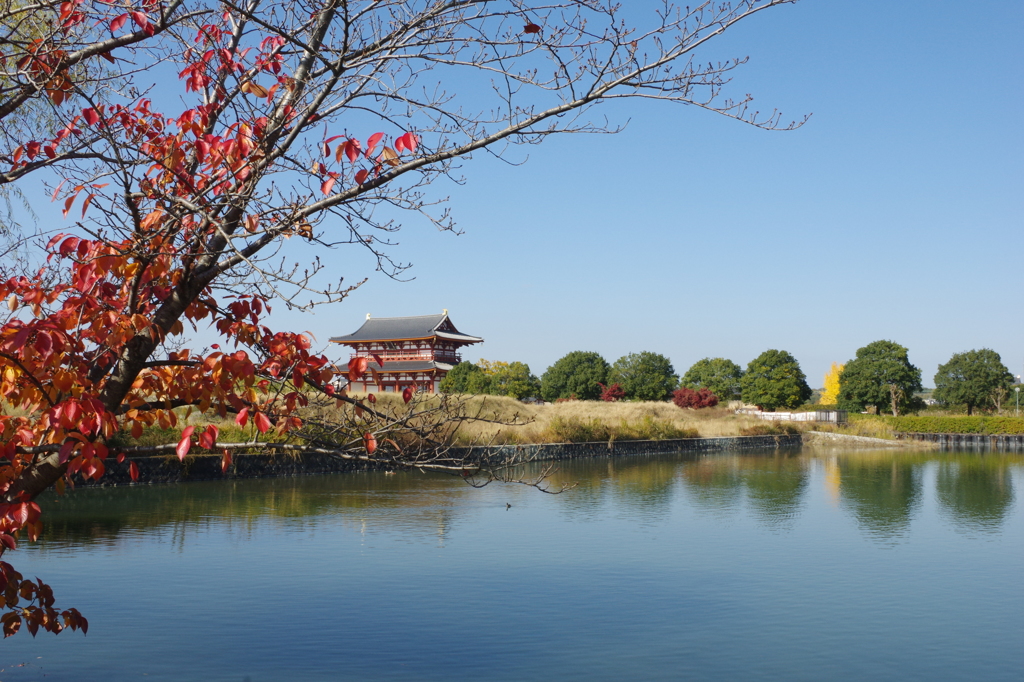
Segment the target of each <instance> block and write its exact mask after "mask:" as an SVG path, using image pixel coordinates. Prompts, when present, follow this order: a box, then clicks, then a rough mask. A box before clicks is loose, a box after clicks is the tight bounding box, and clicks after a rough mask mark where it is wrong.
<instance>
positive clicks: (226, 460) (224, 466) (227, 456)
mask: <svg viewBox="0 0 1024 682" xmlns="http://www.w3.org/2000/svg"><path fill="white" fill-rule="evenodd" d="M229 466H231V453H230V452H228V451H227V450H225V451H224V457H223V458H222V459H221V461H220V470H221V473H225V474H226V473H227V472H228V467H229Z"/></svg>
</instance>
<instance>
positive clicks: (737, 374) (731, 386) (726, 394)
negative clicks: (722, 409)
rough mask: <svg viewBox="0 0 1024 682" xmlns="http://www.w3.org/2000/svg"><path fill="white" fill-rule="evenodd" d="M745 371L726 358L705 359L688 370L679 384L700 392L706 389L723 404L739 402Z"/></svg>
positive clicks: (681, 386)
mask: <svg viewBox="0 0 1024 682" xmlns="http://www.w3.org/2000/svg"><path fill="white" fill-rule="evenodd" d="M742 378H743V369H742V368H741V367H740V366H739V365H737V364H736V363H735V362H733V361H732V360H727V359H726V358H704V359H703V360H698V361H697V362H695V363H693V365H691V366H690V369H688V370H686V374H684V375H683V378H682V379H681V380H680V382H679V387H680V388H691V389H693V390H695V391H696V390H700V389H702V388H706V389H708V390H709V391H711V392H712V393H714V394H715V395H716V396H718V399H719V400H721V401H723V402H726V403H727V402H729V401H730V400H739V399H740V398H741V397H742V389H741V386H740V379H742Z"/></svg>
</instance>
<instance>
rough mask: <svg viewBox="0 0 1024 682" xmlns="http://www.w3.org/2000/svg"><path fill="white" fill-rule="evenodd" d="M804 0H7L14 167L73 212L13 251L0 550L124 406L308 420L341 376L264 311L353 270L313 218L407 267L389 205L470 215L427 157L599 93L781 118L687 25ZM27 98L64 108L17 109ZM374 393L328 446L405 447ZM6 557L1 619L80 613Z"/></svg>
mask: <svg viewBox="0 0 1024 682" xmlns="http://www.w3.org/2000/svg"><path fill="white" fill-rule="evenodd" d="M791 1H792V0H740V1H738V2H735V3H728V2H725V3H717V4H711V3H704V4H700V5H698V6H697V7H695V8H692V9H691V8H686V9H682V10H681V11H678V12H676V11H675V10H672V11H666V10H665V9H664V8H663V9H662V10H660V11H658V12H652V13H651V14H650V15H649V17H650V20H649V21H648V23H647V24H646V25H644V26H631V25H630V24H629V23H627V22H626V21H625V19H626V18H625V16H623V13H624V10H621V9H620V7H619V5H616V4H607V3H602V2H597V1H593V0H571V1H570V0H566V1H564V2H558V1H556V2H552V3H525V2H507V3H495V2H489V1H485V0H355V1H344V0H326V1H324V2H306V1H305V0H300V1H299V2H295V1H294V0H288V1H287V2H286V1H284V0H246V1H245V2H241V3H236V2H226V1H224V2H220V1H218V0H210V1H205V2H198V1H197V0H169V1H168V2H166V3H158V2H155V0H140V2H138V3H136V2H134V0H116V1H114V2H102V3H101V2H91V1H89V0H85V1H84V2H57V1H50V0H43V1H42V2H31V3H28V2H17V1H13V2H12V1H7V2H3V3H0V19H2V21H0V31H2V36H3V38H4V39H3V40H0V164H2V165H0V185H9V184H10V183H15V182H17V183H19V184H18V185H17V186H18V187H19V188H21V189H22V190H25V189H26V188H28V187H33V186H35V185H29V184H25V183H26V181H29V180H31V181H37V179H39V178H46V179H49V178H57V179H58V181H59V184H58V185H57V187H55V188H53V190H52V196H53V197H54V199H55V200H57V201H59V202H60V204H61V205H62V206H63V209H64V212H65V215H66V216H69V217H71V218H72V219H73V220H74V221H75V223H74V224H69V225H68V226H67V228H66V230H65V233H64V234H55V235H53V236H52V238H51V239H50V240H49V242H48V243H46V245H45V247H43V248H41V249H39V250H38V251H37V252H35V253H34V254H32V255H31V257H28V258H24V259H20V260H18V261H16V262H15V261H10V260H8V261H5V262H4V263H3V264H2V266H0V267H2V272H0V298H2V299H4V300H6V301H7V305H8V308H7V310H8V313H7V316H6V318H5V319H3V320H2V325H0V365H2V368H0V395H2V396H3V399H4V401H5V404H6V405H8V406H10V407H11V408H13V410H12V411H11V412H9V413H6V414H3V415H0V434H2V443H0V446H2V447H3V451H4V455H5V456H6V461H7V462H8V463H9V464H8V465H7V466H5V467H3V468H2V469H0V493H2V495H3V501H2V503H0V552H3V551H7V550H8V549H9V548H10V547H12V546H14V545H15V544H16V540H15V536H16V535H17V534H18V533H19V532H22V531H27V534H28V535H29V536H30V537H34V536H36V535H37V534H38V532H39V524H40V516H39V508H38V506H37V504H36V503H35V502H34V501H33V500H34V499H35V498H36V497H37V496H38V495H39V494H40V493H42V492H43V491H44V490H46V489H47V488H49V487H50V486H52V485H54V484H56V483H58V482H60V481H67V480H70V479H71V477H86V478H93V479H98V478H99V477H101V476H102V474H103V471H104V468H105V466H106V465H105V464H104V463H105V462H107V461H108V459H107V458H108V456H111V457H113V456H114V455H118V454H123V453H118V452H114V451H112V450H111V447H110V444H111V439H112V437H113V436H114V434H115V433H117V432H118V431H121V430H124V431H127V432H130V433H135V432H138V431H140V430H142V429H144V428H147V427H150V426H154V425H163V426H173V425H175V424H176V423H177V419H178V415H177V413H176V412H174V409H175V408H178V407H183V408H184V407H188V408H193V409H194V410H196V411H197V413H198V415H199V422H200V423H198V424H191V425H189V426H187V427H185V428H184V430H183V432H182V435H181V440H180V441H179V442H170V443H164V444H160V445H154V446H151V447H150V449H149V450H145V449H140V450H136V451H132V452H130V453H129V454H144V453H145V452H177V453H178V454H179V456H181V457H184V456H185V454H187V453H188V452H189V449H190V448H191V447H192V446H193V444H201V445H204V446H207V447H213V446H216V448H217V449H224V450H227V449H229V448H231V447H238V448H242V447H245V448H246V449H248V450H252V449H258V448H265V449H272V448H278V449H280V448H282V447H284V446H281V445H275V444H272V443H268V442H267V441H266V439H265V436H266V434H267V433H269V432H271V431H272V430H273V431H274V432H275V433H277V434H279V436H280V437H286V436H287V435H288V434H292V436H295V435H296V434H298V435H300V436H301V435H302V434H303V433H307V432H304V428H305V423H304V421H303V419H302V417H301V416H300V415H299V414H298V413H297V410H298V409H300V408H301V407H302V406H303V405H304V404H306V403H307V402H308V401H309V400H310V399H311V396H312V397H315V396H321V397H322V396H327V397H330V396H331V392H332V389H331V383H330V380H331V374H332V373H331V369H330V364H329V363H328V361H327V359H326V358H324V357H323V356H321V355H318V354H316V353H315V352H313V351H312V349H311V341H310V339H309V338H307V337H305V336H303V335H301V334H295V333H291V332H281V331H274V330H272V329H270V328H268V326H267V324H266V315H267V311H268V310H269V304H270V303H272V302H274V303H277V304H285V305H289V306H293V307H299V308H303V309H304V308H308V307H310V306H312V305H314V304H319V303H329V302H336V301H339V300H341V299H342V298H344V296H345V295H346V293H347V292H348V291H349V287H347V286H343V283H342V282H341V281H326V278H327V276H328V274H329V273H327V272H326V271H325V270H324V268H323V267H322V264H321V262H320V261H319V260H317V259H315V258H313V259H312V261H311V262H308V263H305V264H303V265H298V266H296V267H294V268H291V267H282V265H281V263H282V259H280V258H279V256H281V255H287V256H289V257H290V256H294V255H296V253H297V251H299V250H298V249H296V243H308V244H309V245H312V246H313V247H314V249H315V251H316V252H321V251H323V250H325V249H328V248H333V247H337V246H340V245H344V244H352V245H357V246H359V247H361V248H363V249H365V250H366V251H367V252H368V253H369V255H370V257H371V258H373V259H376V261H377V263H378V264H379V265H380V267H381V269H382V270H384V271H385V272H388V273H390V274H395V273H397V272H400V271H401V270H402V268H403V267H405V266H404V265H403V264H399V263H395V262H393V261H392V260H391V259H390V258H389V256H388V253H387V246H388V244H390V243H391V242H390V241H389V240H390V237H391V236H392V235H393V233H394V232H395V231H396V230H397V229H398V227H399V225H398V224H397V223H396V222H395V221H394V216H395V213H394V211H393V210H392V209H394V208H398V209H404V210H407V211H408V212H409V214H410V215H417V216H427V217H428V219H429V220H432V221H433V222H434V224H436V225H437V226H439V227H440V228H442V229H453V223H452V222H451V220H450V218H449V217H448V214H447V213H446V212H444V211H440V212H433V208H432V207H433V205H434V203H435V202H434V199H433V198H432V197H431V196H428V195H427V193H426V192H427V187H428V186H429V184H430V183H431V182H432V181H433V180H434V179H436V178H438V177H441V176H445V175H448V174H450V173H452V172H454V171H455V170H456V169H457V164H458V163H459V162H460V161H461V160H464V159H468V158H470V156H471V155H472V154H473V153H474V152H477V151H480V150H484V149H487V150H489V151H490V152H491V153H495V154H502V153H507V150H508V149H509V148H510V147H511V146H512V145H515V144H534V143H538V142H541V141H543V140H545V139H546V138H547V137H548V136H550V135H553V134H558V133H582V132H601V131H608V130H615V127H614V126H612V127H611V128H610V129H609V128H606V127H605V126H604V125H603V124H601V123H595V122H592V121H591V120H590V119H589V118H588V116H587V113H586V112H587V111H588V110H589V109H590V108H591V107H593V106H595V105H597V104H599V103H600V102H601V101H602V100H606V99H613V98H614V99H625V98H637V99H643V98H647V99H657V100H664V101H672V102H677V103H681V104H687V105H693V106H696V107H700V108H702V109H706V110H710V111H713V112H717V113H719V114H721V115H724V116H727V117H730V118H734V119H738V120H741V121H744V122H746V123H749V124H751V125H755V126H758V127H761V128H778V127H780V126H779V122H780V120H779V117H778V115H777V114H776V113H774V112H773V113H772V114H769V115H768V116H767V117H763V116H760V115H759V114H758V113H757V112H756V111H753V110H752V109H751V108H749V106H748V105H749V98H742V99H739V100H729V99H724V98H722V89H723V88H724V87H725V86H726V83H727V81H728V79H729V78H730V76H731V74H732V72H733V70H734V69H735V68H736V67H737V66H739V65H740V64H741V63H742V61H743V60H732V61H716V60H710V61H709V60H707V59H704V58H703V55H701V58H700V59H698V58H696V52H695V51H696V50H697V49H698V48H701V47H704V46H707V45H708V41H709V40H711V39H713V38H714V37H715V36H717V35H720V34H721V33H722V32H723V31H726V30H728V29H730V28H731V27H732V26H734V25H735V24H736V23H737V22H740V21H743V20H745V19H747V18H749V17H752V16H754V15H756V14H758V13H759V12H761V11H763V10H766V9H768V8H771V7H774V6H777V5H781V4H786V3H788V2H791ZM636 12H637V10H636V9H635V8H632V7H630V8H629V14H630V16H631V17H632V16H633V15H634V14H636ZM171 73H174V74H179V81H178V83H177V84H175V83H173V82H172V81H169V79H168V74H171ZM474 82H490V83H503V84H504V85H503V86H502V87H494V88H487V87H483V88H473V87H468V86H467V85H466V84H467V83H474ZM453 83H454V84H457V86H453V85H452V84H453ZM175 86H177V87H175ZM146 93H159V96H158V98H157V96H155V95H154V96H153V97H152V98H151V96H149V95H148V94H146ZM36 108H38V109H41V110H42V111H43V112H45V115H46V116H47V117H52V121H53V125H52V126H43V127H35V126H26V125H19V124H21V123H24V122H25V121H31V120H33V119H32V118H29V117H28V116H26V112H32V116H36V115H37V109H36ZM476 112H482V113H476ZM39 115H42V114H39ZM47 120H51V119H50V118H48V119H47ZM795 125H797V124H791V125H790V126H781V127H795ZM40 171H45V172H44V173H40ZM199 324H203V325H206V324H210V325H211V326H212V328H213V329H214V330H215V331H216V332H217V333H218V334H220V335H221V336H222V337H223V340H222V343H223V345H224V346H225V347H231V348H232V349H233V350H231V351H230V352H227V351H225V350H223V349H221V348H217V347H215V348H211V349H205V350H200V349H196V348H192V347H191V345H192V344H190V343H189V342H188V341H187V336H186V330H187V329H188V328H190V327H194V326H197V325H199ZM602 362H603V361H602ZM365 369H366V368H364V367H361V366H360V365H359V363H356V364H355V366H352V365H350V374H351V375H354V376H359V375H361V373H362V372H363V371H364V370H365ZM371 371H372V370H371ZM350 378H351V377H350ZM603 378H604V377H603V376H600V377H597V378H596V379H595V380H594V381H591V382H590V384H589V385H588V386H587V387H586V389H587V392H588V394H589V390H591V389H593V388H595V387H596V380H600V379H603ZM581 390H583V389H582V387H581ZM341 399H342V400H343V401H350V402H351V401H352V399H351V398H348V397H345V396H342V397H341ZM360 407H361V409H362V412H361V414H363V415H364V416H366V415H369V416H370V417H372V418H373V419H374V420H377V421H373V422H372V424H368V425H367V426H366V427H365V432H363V429H358V430H357V431H356V432H354V435H353V434H350V435H352V437H348V436H346V437H344V438H341V437H340V436H339V437H338V439H336V442H334V444H333V445H331V446H330V447H331V448H332V450H331V451H332V452H335V453H337V454H338V456H345V457H361V458H366V457H376V458H380V457H385V456H387V457H391V458H392V459H393V460H394V462H395V463H396V464H397V465H401V463H402V462H403V461H404V462H405V464H406V465H411V464H412V462H410V461H408V460H403V459H402V456H400V455H399V454H398V453H397V452H396V451H395V450H394V449H392V448H391V446H390V445H389V444H388V440H387V439H385V438H383V437H380V438H378V436H383V435H384V434H382V433H379V432H378V429H380V428H383V425H384V424H391V425H397V424H404V423H408V419H407V418H405V417H401V416H394V415H392V416H391V417H388V416H386V415H383V413H381V412H379V411H377V412H375V411H374V410H372V409H371V408H368V407H367V406H365V405H361V406H360ZM214 414H215V415H218V416H219V417H224V416H226V415H228V414H232V415H235V416H236V419H237V421H238V423H239V424H241V425H244V426H247V427H252V428H253V434H254V439H253V440H254V442H253V443H235V444H231V443H222V442H220V441H219V440H218V436H217V431H216V428H215V427H214V426H213V425H209V424H204V423H203V421H204V419H203V415H214ZM204 426H205V428H204ZM331 428H334V427H331ZM339 428H340V427H339ZM353 428H355V427H353ZM325 429H326V427H324V428H320V429H318V430H317V431H316V433H320V434H322V433H324V432H325ZM328 430H329V429H328ZM331 432H332V433H335V434H336V435H337V434H341V433H349V431H341V430H335V431H331ZM378 443H380V444H381V445H380V448H379V449H378V447H377V444H378ZM288 447H289V448H290V451H294V452H303V451H305V450H306V449H312V448H314V447H315V448H319V449H324V447H325V446H324V444H323V443H321V442H319V441H317V442H316V443H315V444H310V443H309V442H308V441H306V442H292V443H290V444H289V445H288ZM415 465H416V466H422V462H419V461H417V462H416V463H415ZM438 466H439V467H441V468H444V467H443V466H442V465H438ZM448 469H449V470H453V471H466V469H465V468H464V467H461V466H460V465H459V464H458V463H455V464H451V465H450V466H448ZM0 574H2V580H0V582H3V583H5V584H6V588H7V592H6V594H7V595H8V596H7V597H6V601H5V602H4V604H5V606H4V607H3V608H5V609H6V610H7V611H8V612H7V613H6V614H5V615H4V617H3V619H2V622H3V628H4V633H5V634H7V635H9V634H12V633H13V632H15V631H17V629H18V628H19V627H20V624H21V623H22V622H26V623H27V624H28V625H27V627H28V628H29V629H30V630H31V631H32V632H35V631H36V629H38V628H39V627H42V628H44V629H48V630H52V631H58V630H60V629H61V628H63V627H64V625H63V624H71V625H75V624H77V623H78V621H75V620H74V619H73V618H72V619H71V620H65V619H62V618H60V617H58V616H59V614H57V612H55V611H54V610H53V607H52V603H53V602H52V600H51V599H50V598H49V597H48V596H47V595H48V592H47V591H46V590H43V589H42V588H41V587H40V588H39V589H38V590H36V588H33V587H31V584H30V583H27V582H21V581H20V577H17V578H16V577H15V576H16V572H15V571H14V569H13V568H11V567H10V565H9V564H7V563H6V562H0ZM26 585H27V586H26ZM22 589H23V590H24V592H23V593H22V597H21V599H22V601H21V602H20V606H17V602H16V598H15V595H17V594H19V590H22ZM71 615H72V616H73V615H74V614H71ZM65 616H67V614H65Z"/></svg>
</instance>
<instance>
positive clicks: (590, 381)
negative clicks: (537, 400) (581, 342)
mask: <svg viewBox="0 0 1024 682" xmlns="http://www.w3.org/2000/svg"><path fill="white" fill-rule="evenodd" d="M609 369H611V368H610V367H609V366H608V362H607V361H606V360H605V359H604V358H603V357H601V354H600V353H595V352H592V351H580V350H578V351H573V352H571V353H569V354H567V355H565V356H564V357H562V358H559V359H558V360H557V361H555V364H553V365H551V366H550V367H548V369H547V371H546V372H544V374H543V376H541V378H540V395H541V397H542V398H543V399H544V400H547V401H548V402H553V401H555V400H558V399H560V398H574V399H576V400H597V399H598V398H600V397H601V384H607V383H608V371H609Z"/></svg>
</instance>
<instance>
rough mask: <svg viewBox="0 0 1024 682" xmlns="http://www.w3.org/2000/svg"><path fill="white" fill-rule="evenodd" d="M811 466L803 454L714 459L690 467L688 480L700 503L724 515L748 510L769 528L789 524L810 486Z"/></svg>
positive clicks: (686, 474) (684, 473) (692, 495)
mask: <svg viewBox="0 0 1024 682" xmlns="http://www.w3.org/2000/svg"><path fill="white" fill-rule="evenodd" d="M808 462H809V459H808V458H806V457H802V456H800V455H799V453H798V452H785V451H776V452H772V453H770V454H760V455H758V454H753V455H749V454H745V455H733V456H708V457H704V458H702V459H701V460H700V461H697V462H693V463H692V465H690V466H687V467H684V469H683V471H682V481H683V482H684V484H685V485H686V487H687V492H688V493H689V496H690V499H691V500H692V501H693V503H694V505H695V506H696V507H698V508H699V509H702V510H704V511H710V512H712V513H716V514H721V513H723V512H726V513H727V512H734V511H738V510H739V509H740V507H741V502H742V501H743V500H744V499H745V500H746V502H747V507H748V509H749V510H750V511H751V512H752V513H753V514H754V516H756V517H757V519H758V520H759V521H760V522H761V523H763V524H764V525H767V526H771V527H779V526H784V525H786V524H788V523H789V522H790V521H792V520H793V519H794V518H795V517H796V516H797V513H798V511H799V509H800V505H801V499H802V498H803V495H804V492H805V491H806V490H807V486H808V476H809V473H808Z"/></svg>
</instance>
